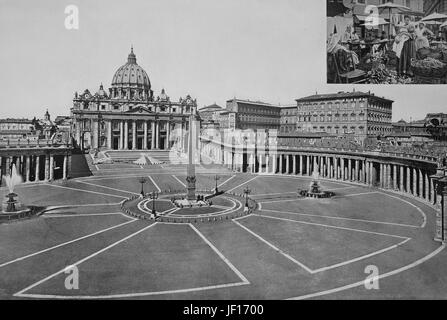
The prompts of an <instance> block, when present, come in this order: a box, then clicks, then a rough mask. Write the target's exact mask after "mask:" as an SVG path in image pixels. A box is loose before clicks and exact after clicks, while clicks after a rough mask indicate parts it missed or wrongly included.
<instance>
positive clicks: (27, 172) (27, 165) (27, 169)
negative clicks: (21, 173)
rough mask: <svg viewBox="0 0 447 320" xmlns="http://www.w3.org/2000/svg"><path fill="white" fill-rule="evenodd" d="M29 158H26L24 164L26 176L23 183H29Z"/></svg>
mask: <svg viewBox="0 0 447 320" xmlns="http://www.w3.org/2000/svg"><path fill="white" fill-rule="evenodd" d="M0 164H1V160H0ZM30 170H31V156H26V162H25V171H26V175H25V182H29V176H30V173H31V171H30Z"/></svg>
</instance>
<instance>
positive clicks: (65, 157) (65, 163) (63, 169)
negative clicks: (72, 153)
mask: <svg viewBox="0 0 447 320" xmlns="http://www.w3.org/2000/svg"><path fill="white" fill-rule="evenodd" d="M67 168H68V156H67V155H64V165H63V168H62V179H64V180H67Z"/></svg>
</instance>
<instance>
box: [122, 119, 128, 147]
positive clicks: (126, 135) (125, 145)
mask: <svg viewBox="0 0 447 320" xmlns="http://www.w3.org/2000/svg"><path fill="white" fill-rule="evenodd" d="M123 149H124V150H128V149H129V122H127V121H124V146H123Z"/></svg>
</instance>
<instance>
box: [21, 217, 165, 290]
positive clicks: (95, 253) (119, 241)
mask: <svg viewBox="0 0 447 320" xmlns="http://www.w3.org/2000/svg"><path fill="white" fill-rule="evenodd" d="M156 224H157V223H153V224H151V225H149V226H147V227H144V228H143V229H140V230H138V231H137V232H134V233H132V234H130V235H128V236H127V237H124V238H122V239H120V240H118V241H115V242H114V243H112V244H110V245H108V246H107V247H105V248H102V249H101V250H98V251H96V252H94V253H92V254H91V255H89V256H87V257H85V258H83V259H81V260H79V261H77V262H75V263H73V264H71V265H70V266H78V265H80V264H81V263H83V262H85V261H87V260H90V259H91V258H93V257H95V256H97V255H99V254H101V253H103V252H104V251H107V250H109V249H111V248H113V247H115V246H116V245H118V244H120V243H122V242H124V241H127V240H129V239H130V238H133V237H135V236H136V235H138V234H140V233H142V232H144V231H146V230H147V229H149V228H152V227H153V226H154V225H156ZM65 269H66V268H63V269H61V270H59V271H57V272H55V273H53V274H51V275H49V276H48V277H46V278H44V279H42V280H39V281H37V282H35V283H33V284H32V285H30V286H28V287H26V288H25V289H23V290H20V291H19V292H17V293H15V294H14V296H15V297H20V296H21V294H22V293H24V292H26V291H28V290H30V289H32V288H34V287H36V286H38V285H40V284H42V283H44V282H46V281H48V280H50V279H51V278H54V277H55V276H57V275H59V274H61V273H63V272H64V271H65Z"/></svg>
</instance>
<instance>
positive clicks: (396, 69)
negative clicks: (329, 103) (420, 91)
mask: <svg viewBox="0 0 447 320" xmlns="http://www.w3.org/2000/svg"><path fill="white" fill-rule="evenodd" d="M326 1H327V35H328V38H327V54H328V56H327V65H328V73H327V82H328V83H367V84H390V85H402V84H446V83H447V5H446V4H445V2H444V1H438V0H394V1H385V0H326Z"/></svg>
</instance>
